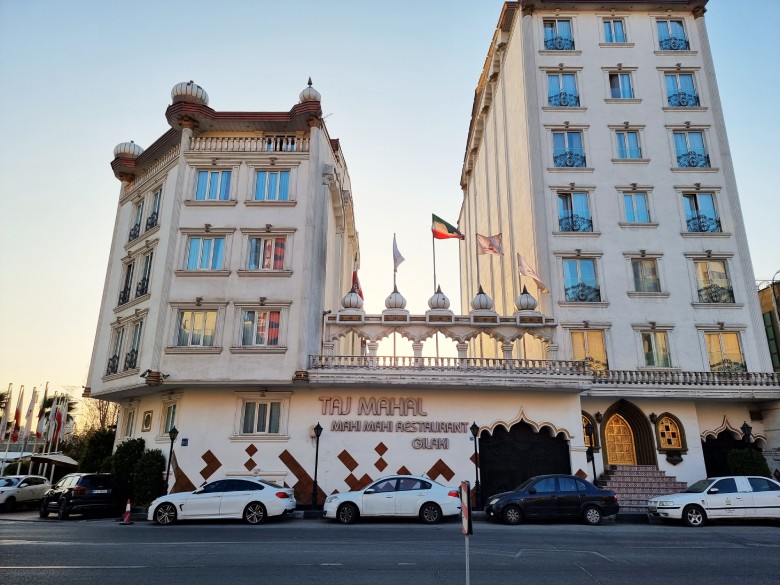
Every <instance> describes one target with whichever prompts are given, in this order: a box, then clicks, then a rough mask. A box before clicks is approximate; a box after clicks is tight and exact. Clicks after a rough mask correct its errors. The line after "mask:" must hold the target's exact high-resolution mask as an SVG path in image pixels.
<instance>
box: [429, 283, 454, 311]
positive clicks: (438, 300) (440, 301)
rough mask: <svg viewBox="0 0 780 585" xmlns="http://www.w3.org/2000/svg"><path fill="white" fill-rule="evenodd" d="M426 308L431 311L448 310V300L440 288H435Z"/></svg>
mask: <svg viewBox="0 0 780 585" xmlns="http://www.w3.org/2000/svg"><path fill="white" fill-rule="evenodd" d="M428 306H429V307H430V308H431V309H449V308H450V299H448V298H447V295H445V294H444V293H443V292H441V287H440V286H439V287H437V288H436V292H435V293H433V296H432V297H431V298H430V299H428Z"/></svg>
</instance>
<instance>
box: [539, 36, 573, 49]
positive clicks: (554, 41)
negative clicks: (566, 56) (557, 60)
mask: <svg viewBox="0 0 780 585" xmlns="http://www.w3.org/2000/svg"><path fill="white" fill-rule="evenodd" d="M544 48H545V49H546V50H548V51H573V50H574V39H572V38H570V37H561V36H554V37H550V38H547V39H544Z"/></svg>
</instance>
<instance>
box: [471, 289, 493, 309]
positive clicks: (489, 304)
mask: <svg viewBox="0 0 780 585" xmlns="http://www.w3.org/2000/svg"><path fill="white" fill-rule="evenodd" d="M471 308H472V309H474V310H475V311H492V310H493V299H491V298H490V297H489V296H488V295H487V294H485V291H484V290H482V285H479V292H478V293H477V295H476V296H475V297H474V298H473V299H472V301H471Z"/></svg>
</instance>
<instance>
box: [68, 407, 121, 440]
mask: <svg viewBox="0 0 780 585" xmlns="http://www.w3.org/2000/svg"><path fill="white" fill-rule="evenodd" d="M118 416H119V405H118V404H117V403H116V402H108V401H107V400H100V399H98V398H84V399H83V400H82V401H81V402H80V403H79V412H78V414H77V415H76V426H77V427H78V430H79V432H81V433H85V432H87V431H91V430H94V429H108V428H110V427H113V426H116V424H117V417H118Z"/></svg>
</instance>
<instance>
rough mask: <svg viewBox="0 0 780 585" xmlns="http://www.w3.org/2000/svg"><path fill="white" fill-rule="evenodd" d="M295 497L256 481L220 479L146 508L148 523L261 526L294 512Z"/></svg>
mask: <svg viewBox="0 0 780 585" xmlns="http://www.w3.org/2000/svg"><path fill="white" fill-rule="evenodd" d="M295 505H296V502H295V494H294V493H293V490H292V489H290V488H285V487H279V486H277V485H274V484H272V483H268V482H267V481H263V480H262V479H258V478H255V477H246V478H239V477H230V478H222V479H217V480H214V481H210V482H208V483H205V484H203V485H202V486H200V487H199V488H198V489H196V490H195V491H194V492H178V493H175V494H167V495H164V496H160V497H159V498H157V499H156V500H154V501H153V502H152V503H151V504H150V505H149V515H148V519H149V520H154V521H155V522H156V523H157V524H162V525H167V524H172V523H173V522H175V521H176V520H215V519H225V518H236V519H243V520H244V521H245V522H247V523H248V524H260V523H261V522H263V521H264V520H265V519H266V518H267V517H269V516H285V515H287V514H290V513H292V511H293V510H295Z"/></svg>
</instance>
